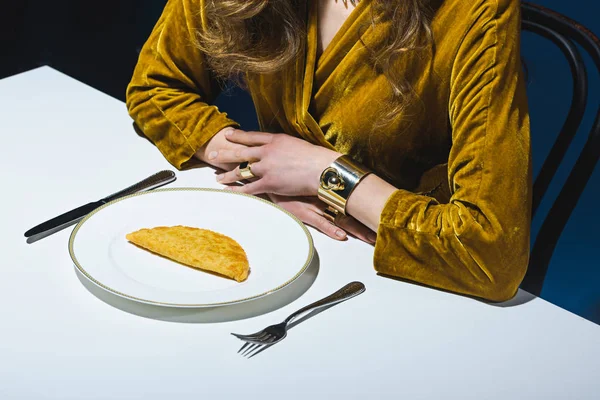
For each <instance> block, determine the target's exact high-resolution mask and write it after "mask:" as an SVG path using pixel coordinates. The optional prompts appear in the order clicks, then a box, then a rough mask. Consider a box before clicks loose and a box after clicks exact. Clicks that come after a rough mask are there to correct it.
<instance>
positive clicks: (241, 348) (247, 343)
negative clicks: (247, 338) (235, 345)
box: [238, 342, 250, 354]
mask: <svg viewBox="0 0 600 400" xmlns="http://www.w3.org/2000/svg"><path fill="white" fill-rule="evenodd" d="M248 346H250V342H246V343H244V345H243V346H242V347H240V349H239V350H238V354H239V353H240V352H241V351H242V350H244V349H245V348H246V347H248Z"/></svg>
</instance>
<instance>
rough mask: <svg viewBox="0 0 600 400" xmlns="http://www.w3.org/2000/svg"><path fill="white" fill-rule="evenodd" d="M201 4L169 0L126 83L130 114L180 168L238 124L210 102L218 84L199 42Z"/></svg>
mask: <svg viewBox="0 0 600 400" xmlns="http://www.w3.org/2000/svg"><path fill="white" fill-rule="evenodd" d="M202 5H203V1H197V0H196V1H194V0H169V1H168V3H167V5H166V6H165V8H164V10H163V13H162V15H161V17H160V19H159V20H158V22H157V24H156V26H155V27H154V29H153V31H152V33H151V34H150V37H149V38H148V40H147V41H146V43H145V44H144V46H143V48H142V50H141V53H140V56H139V59H138V63H137V65H136V67H135V70H134V73H133V76H132V79H131V82H130V83H129V85H128V87H127V94H126V103H127V109H128V111H129V114H130V115H131V117H132V118H133V120H134V122H135V123H136V125H137V126H138V128H139V129H140V130H141V131H142V132H143V134H144V135H145V136H146V137H148V139H150V141H151V142H152V143H154V144H155V146H156V147H157V148H158V149H159V150H160V152H161V153H162V154H163V156H164V157H165V158H166V159H167V160H168V161H169V162H170V163H171V164H172V165H173V166H175V167H176V168H178V169H181V168H182V166H183V165H184V163H186V162H187V161H189V160H190V159H191V158H192V157H193V155H194V154H195V153H196V152H197V150H198V149H200V148H201V147H202V146H203V145H204V144H205V143H206V142H208V141H209V140H210V139H211V138H212V137H213V136H214V135H215V134H216V133H217V132H219V131H220V130H221V129H223V128H225V127H227V126H235V127H238V126H239V125H238V124H237V123H236V122H235V121H233V120H231V119H229V118H228V117H227V114H226V113H223V112H220V111H219V110H218V108H217V107H216V106H212V105H210V103H211V102H212V101H213V100H214V98H215V97H216V96H217V95H218V93H219V88H218V85H217V84H216V82H215V80H214V79H212V77H211V74H210V71H209V70H208V68H207V63H206V59H205V56H204V54H203V53H202V52H201V51H200V50H199V49H198V48H197V46H196V45H195V39H196V34H197V32H198V30H200V29H202V26H203V23H202V20H203V16H202V14H201V11H202Z"/></svg>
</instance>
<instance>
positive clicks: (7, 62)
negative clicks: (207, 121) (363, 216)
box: [0, 0, 600, 323]
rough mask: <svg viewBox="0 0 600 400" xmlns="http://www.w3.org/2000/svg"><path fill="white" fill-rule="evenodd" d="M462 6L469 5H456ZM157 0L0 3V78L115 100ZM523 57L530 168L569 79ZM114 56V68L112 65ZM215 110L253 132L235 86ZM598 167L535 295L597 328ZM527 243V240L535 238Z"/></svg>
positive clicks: (596, 83) (592, 19)
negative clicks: (50, 80)
mask: <svg viewBox="0 0 600 400" xmlns="http://www.w3.org/2000/svg"><path fill="white" fill-rule="evenodd" d="M464 1H468V0H464ZM165 3H166V0H127V1H123V0H104V1H102V2H101V4H96V5H94V7H93V10H94V11H93V12H89V11H88V8H89V5H88V4H87V2H85V1H83V2H82V1H80V0H20V1H12V2H3V4H2V16H3V23H2V24H0V46H1V48H2V60H1V62H0V78H2V77H4V76H9V75H12V74H15V73H18V72H22V71H26V70H28V69H31V68H34V67H36V66H39V65H51V66H53V67H54V68H56V69H58V70H60V71H62V72H64V73H66V74H68V75H70V76H72V77H74V78H76V79H79V80H81V81H83V82H85V83H87V84H89V85H91V86H93V87H96V88H98V89H99V90H102V91H104V92H105V93H107V94H110V95H112V96H114V97H116V98H119V99H121V100H123V99H124V94H125V87H126V85H127V82H128V81H129V78H130V76H131V73H132V70H133V67H134V65H135V62H136V60H137V52H138V50H139V48H140V47H141V45H142V44H143V42H144V41H145V39H146V37H147V35H148V34H149V32H150V30H151V29H152V27H153V25H154V23H155V22H156V20H157V18H158V16H159V15H160V13H161V11H162V8H163V6H164V4H165ZM533 3H537V4H540V5H542V6H545V7H548V8H551V9H554V10H556V11H558V12H560V13H563V14H565V15H566V16H568V17H570V18H572V19H574V20H576V21H578V22H580V23H581V24H583V25H585V26H587V27H588V28H589V29H591V30H592V31H593V32H594V33H595V34H596V35H600V19H599V18H598V16H600V4H599V3H598V2H595V1H589V0H571V1H565V0H534V1H533ZM522 54H523V57H524V59H525V62H526V64H527V66H528V69H529V84H528V93H529V103H530V111H531V124H532V125H531V126H532V136H533V160H534V172H535V173H537V172H538V171H539V168H540V166H541V165H542V162H543V160H544V158H545V156H546V154H547V152H548V150H549V148H550V145H551V143H552V141H553V140H554V138H555V137H556V134H557V133H558V130H559V129H560V127H561V125H562V123H563V121H564V118H565V116H566V112H567V109H568V106H569V101H570V98H571V77H570V72H569V69H568V65H567V63H566V61H565V60H564V58H563V56H562V54H561V53H560V52H559V51H558V50H557V49H556V48H554V47H553V45H552V44H550V43H549V42H547V41H546V40H545V39H541V38H539V37H536V36H535V35H533V34H530V33H523V41H522ZM115 59H118V60H119V62H115ZM586 61H587V64H588V65H589V66H590V68H589V72H590V76H589V78H590V82H591V87H592V90H591V91H590V96H589V106H588V114H587V117H586V119H585V120H584V123H583V125H582V127H581V129H580V134H579V135H578V137H577V138H576V140H575V144H574V145H573V146H572V149H571V150H570V151H569V153H568V154H567V160H566V162H565V165H564V168H562V169H561V170H559V172H558V176H557V179H555V181H554V182H553V185H552V187H551V189H550V192H549V193H548V195H547V196H546V198H545V199H544V202H543V203H542V204H541V206H540V210H539V212H538V216H537V217H536V219H535V220H534V223H533V233H534V235H535V234H536V233H537V230H538V229H539V226H540V222H541V219H542V218H543V217H544V215H545V213H546V211H547V210H548V208H549V206H550V205H551V203H552V201H553V200H554V198H555V195H556V192H557V189H558V188H559V187H560V185H561V184H562V183H563V182H564V180H565V179H566V177H567V175H568V172H569V169H570V167H571V166H572V165H573V162H574V160H575V158H576V157H577V154H578V152H579V150H580V149H581V147H582V145H583V143H584V142H585V134H586V133H587V130H588V129H589V128H590V126H591V124H592V120H593V118H592V115H591V114H589V112H593V111H594V110H597V109H598V106H599V103H600V95H599V93H600V79H599V77H598V73H597V72H596V71H595V70H594V69H593V68H592V64H591V63H590V62H589V59H586ZM217 105H219V107H220V108H222V109H223V110H225V111H227V112H228V113H229V114H230V115H231V116H232V117H233V118H234V119H236V120H237V121H239V122H240V123H241V124H242V127H243V128H244V129H256V128H257V123H256V118H255V115H254V108H253V106H252V104H251V101H250V98H249V97H248V95H246V94H245V93H243V92H241V91H239V90H233V91H232V92H231V93H226V94H223V95H221V96H220V98H219V99H218V103H217ZM598 198H600V167H597V168H596V170H595V173H594V175H593V176H592V178H591V181H590V182H589V183H588V186H587V189H586V191H585V192H584V194H583V197H582V198H581V200H580V202H579V204H578V206H577V208H576V210H575V211H574V213H573V215H572V217H571V219H570V221H569V223H568V224H567V226H566V227H565V230H564V232H563V235H562V236H561V239H560V242H559V243H558V246H557V249H556V251H555V254H554V257H553V259H552V262H551V265H550V269H549V271H548V275H547V278H546V282H545V285H544V289H543V292H542V297H543V298H544V299H546V300H548V301H550V302H552V303H554V304H557V305H558V306H560V307H563V308H565V309H567V310H570V311H572V312H574V313H576V314H578V315H580V316H582V317H584V318H587V319H589V320H592V321H594V322H596V323H600V262H599V261H598V260H597V255H596V251H597V249H598V247H600V234H599V233H598V228H597V227H598V226H600V210H598V207H597V199H598ZM534 237H535V236H534Z"/></svg>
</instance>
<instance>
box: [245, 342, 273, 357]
mask: <svg viewBox="0 0 600 400" xmlns="http://www.w3.org/2000/svg"><path fill="white" fill-rule="evenodd" d="M271 346H273V345H272V344H266V345H264V346H260V347H259V348H257V349H254V350H253V351H251V352H250V353H248V354H247V355H246V357H247V358H248V359H250V358H252V357H254V356H255V355H257V354H258V353H262V352H263V351H265V350H266V349H268V348H269V347H271Z"/></svg>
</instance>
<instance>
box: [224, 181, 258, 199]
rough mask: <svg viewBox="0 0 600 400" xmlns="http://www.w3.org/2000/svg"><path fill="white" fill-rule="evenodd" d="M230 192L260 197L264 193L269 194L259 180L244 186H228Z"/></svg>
mask: <svg viewBox="0 0 600 400" xmlns="http://www.w3.org/2000/svg"><path fill="white" fill-rule="evenodd" d="M227 189H228V190H231V191H233V192H239V193H245V194H251V195H259V194H263V193H267V190H265V187H264V183H263V180H262V179H257V180H255V181H253V182H250V183H247V184H245V185H243V186H228V187H227Z"/></svg>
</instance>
